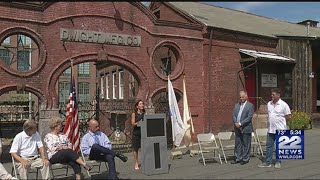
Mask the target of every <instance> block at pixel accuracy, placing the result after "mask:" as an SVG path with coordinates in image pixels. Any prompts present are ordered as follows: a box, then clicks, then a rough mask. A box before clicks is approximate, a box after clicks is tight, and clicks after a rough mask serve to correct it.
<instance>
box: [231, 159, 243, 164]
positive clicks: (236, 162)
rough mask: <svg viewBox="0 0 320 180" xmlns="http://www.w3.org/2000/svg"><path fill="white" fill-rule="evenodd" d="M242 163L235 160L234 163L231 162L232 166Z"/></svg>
mask: <svg viewBox="0 0 320 180" xmlns="http://www.w3.org/2000/svg"><path fill="white" fill-rule="evenodd" d="M241 162H242V161H236V160H234V161H231V164H238V163H241Z"/></svg>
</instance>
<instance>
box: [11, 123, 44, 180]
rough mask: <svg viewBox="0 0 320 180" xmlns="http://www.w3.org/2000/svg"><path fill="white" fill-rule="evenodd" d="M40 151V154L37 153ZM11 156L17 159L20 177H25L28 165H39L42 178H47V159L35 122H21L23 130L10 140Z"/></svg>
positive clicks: (36, 166)
mask: <svg viewBox="0 0 320 180" xmlns="http://www.w3.org/2000/svg"><path fill="white" fill-rule="evenodd" d="M39 152H40V155H39ZM10 153H11V156H12V157H13V158H14V159H15V161H17V167H18V171H19V174H20V178H21V179H27V173H28V171H29V169H30V167H31V168H32V167H35V168H38V167H40V168H41V169H40V171H41V176H42V179H49V178H50V174H49V164H50V163H49V160H48V159H47V158H46V156H45V149H44V147H43V144H42V141H41V136H40V134H39V133H38V132H37V124H36V123H35V121H33V120H27V121H26V122H24V124H23V131H22V132H20V133H18V134H17V135H16V136H15V137H14V139H13V142H12V146H11V149H10Z"/></svg>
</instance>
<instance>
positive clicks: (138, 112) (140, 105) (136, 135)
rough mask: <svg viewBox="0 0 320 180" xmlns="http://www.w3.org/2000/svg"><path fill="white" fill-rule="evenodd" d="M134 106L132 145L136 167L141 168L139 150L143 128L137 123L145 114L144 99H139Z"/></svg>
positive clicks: (136, 168)
mask: <svg viewBox="0 0 320 180" xmlns="http://www.w3.org/2000/svg"><path fill="white" fill-rule="evenodd" d="M134 107H135V109H134V112H133V113H132V114H131V124H132V126H133V133H132V146H133V157H134V169H135V170H139V163H138V159H139V158H138V151H139V149H140V147H141V130H140V127H138V126H137V124H138V122H139V121H142V120H143V116H144V113H145V109H144V102H143V101H142V100H138V101H137V102H136V103H135V105H134Z"/></svg>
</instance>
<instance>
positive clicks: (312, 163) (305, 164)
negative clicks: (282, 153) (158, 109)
mask: <svg viewBox="0 0 320 180" xmlns="http://www.w3.org/2000/svg"><path fill="white" fill-rule="evenodd" d="M319 137H320V128H319V127H316V128H313V129H309V130H305V137H304V139H305V159H304V160H283V161H282V164H281V165H282V167H281V168H280V169H275V168H274V166H272V167H271V168H258V165H259V164H260V163H261V159H262V158H261V157H259V156H252V157H251V159H250V162H249V163H248V164H245V165H240V164H231V160H229V161H228V163H224V162H223V163H222V164H220V163H219V162H217V161H212V162H209V161H208V162H207V163H206V166H204V165H203V164H202V163H200V162H199V156H198V155H195V156H193V157H191V156H190V155H189V154H185V155H183V156H182V158H181V159H174V160H173V159H171V158H170V155H171V150H169V151H168V165H169V172H168V173H167V174H158V175H151V176H147V175H145V174H143V173H142V172H141V170H138V171H135V170H134V168H133V167H134V162H133V153H132V152H131V153H125V155H126V156H128V161H127V162H125V163H124V162H122V161H121V160H120V159H118V158H116V159H115V161H116V167H117V172H118V177H119V178H120V179H320V171H319V166H320V151H319V149H320V143H319V140H320V138H319ZM192 148H194V150H197V149H198V147H197V146H193V147H192ZM181 151H182V152H186V149H181ZM3 156H5V157H3V158H2V163H3V165H4V167H5V168H6V169H7V170H8V171H10V172H11V168H12V163H11V161H10V158H9V157H10V156H9V154H8V152H4V154H3ZM97 171H98V167H95V168H94V169H93V170H92V172H91V173H92V174H93V175H92V177H91V179H106V177H107V170H106V167H105V166H104V164H102V166H101V173H99V172H98V173H94V172H97ZM82 172H83V173H84V178H85V179H88V175H87V174H86V171H85V170H84V169H83V171H82ZM64 173H65V169H62V170H56V171H54V177H55V179H74V176H73V170H72V169H71V170H69V173H68V176H67V177H65V176H63V174H64ZM39 174H40V173H39ZM30 175H31V176H30V177H31V178H35V176H34V174H30Z"/></svg>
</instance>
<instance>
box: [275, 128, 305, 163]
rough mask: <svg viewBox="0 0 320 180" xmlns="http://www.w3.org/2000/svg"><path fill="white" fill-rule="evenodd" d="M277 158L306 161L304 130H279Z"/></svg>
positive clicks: (277, 135)
mask: <svg viewBox="0 0 320 180" xmlns="http://www.w3.org/2000/svg"><path fill="white" fill-rule="evenodd" d="M276 158H277V159H279V160H282V159H304V130H277V132H276Z"/></svg>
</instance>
